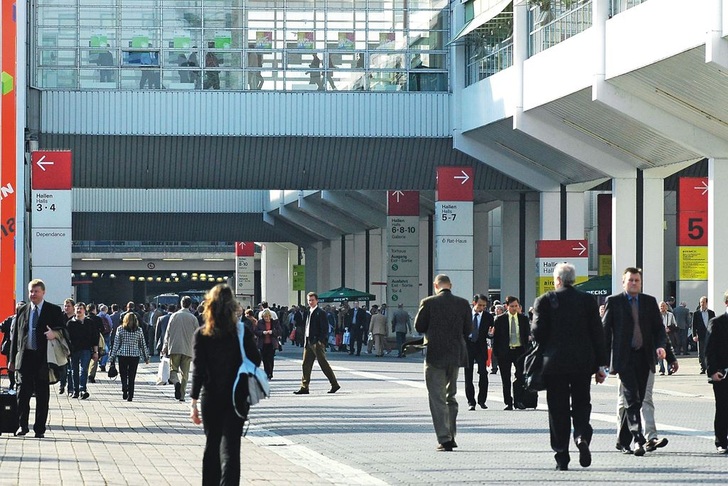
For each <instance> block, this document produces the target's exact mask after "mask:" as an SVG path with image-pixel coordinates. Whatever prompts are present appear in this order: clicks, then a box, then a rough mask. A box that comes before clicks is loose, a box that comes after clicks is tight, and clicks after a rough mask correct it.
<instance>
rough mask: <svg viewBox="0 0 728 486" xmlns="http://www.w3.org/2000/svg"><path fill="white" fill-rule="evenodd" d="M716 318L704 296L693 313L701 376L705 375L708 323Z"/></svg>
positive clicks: (694, 337) (694, 334) (694, 339)
mask: <svg viewBox="0 0 728 486" xmlns="http://www.w3.org/2000/svg"><path fill="white" fill-rule="evenodd" d="M714 317H715V312H713V311H712V310H710V309H708V298H707V297H706V296H702V297H701V298H700V305H699V306H698V308H697V309H696V310H695V312H693V341H695V342H696V343H698V361H699V362H700V374H701V375H704V374H705V332H706V330H707V329H708V321H710V320H711V319H712V318H714Z"/></svg>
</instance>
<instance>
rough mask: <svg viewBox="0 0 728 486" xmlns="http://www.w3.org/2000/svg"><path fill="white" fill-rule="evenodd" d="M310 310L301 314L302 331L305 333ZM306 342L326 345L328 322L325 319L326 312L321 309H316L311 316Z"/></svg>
mask: <svg viewBox="0 0 728 486" xmlns="http://www.w3.org/2000/svg"><path fill="white" fill-rule="evenodd" d="M310 312H311V309H310V308H309V309H306V310H305V311H304V312H303V331H304V332H306V321H308V315H309V313H310ZM308 340H309V342H311V343H316V342H320V343H324V345H325V344H326V343H328V341H329V320H328V319H327V318H326V312H325V311H324V310H323V309H322V308H321V307H318V306H317V307H316V308H315V309H314V310H313V314H311V323H310V324H309V328H308Z"/></svg>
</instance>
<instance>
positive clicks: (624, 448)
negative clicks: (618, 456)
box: [616, 442, 634, 454]
mask: <svg viewBox="0 0 728 486" xmlns="http://www.w3.org/2000/svg"><path fill="white" fill-rule="evenodd" d="M616 448H617V450H618V451H619V452H621V453H622V454H634V451H633V450H632V449H630V448H629V446H623V445H622V444H620V443H619V442H617V445H616Z"/></svg>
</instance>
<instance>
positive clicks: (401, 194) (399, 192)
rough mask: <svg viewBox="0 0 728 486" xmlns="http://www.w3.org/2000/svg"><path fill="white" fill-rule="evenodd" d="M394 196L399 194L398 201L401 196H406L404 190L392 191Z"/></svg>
mask: <svg viewBox="0 0 728 486" xmlns="http://www.w3.org/2000/svg"><path fill="white" fill-rule="evenodd" d="M392 195H393V196H397V202H399V198H400V197H403V196H404V192H402V191H394V192H392Z"/></svg>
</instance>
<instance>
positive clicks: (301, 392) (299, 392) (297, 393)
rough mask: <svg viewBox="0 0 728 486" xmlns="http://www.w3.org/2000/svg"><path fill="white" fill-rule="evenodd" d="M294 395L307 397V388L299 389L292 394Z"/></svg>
mask: <svg viewBox="0 0 728 486" xmlns="http://www.w3.org/2000/svg"><path fill="white" fill-rule="evenodd" d="M293 394H294V395H308V388H301V389H300V390H298V391H294V392H293Z"/></svg>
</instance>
